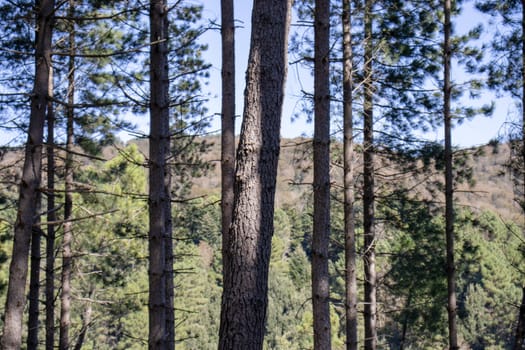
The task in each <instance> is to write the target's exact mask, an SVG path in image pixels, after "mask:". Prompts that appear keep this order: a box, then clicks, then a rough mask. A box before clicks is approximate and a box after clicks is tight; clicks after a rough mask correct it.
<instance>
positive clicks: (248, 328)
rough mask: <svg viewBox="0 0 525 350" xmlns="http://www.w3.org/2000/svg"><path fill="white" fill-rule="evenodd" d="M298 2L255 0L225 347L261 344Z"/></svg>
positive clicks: (225, 301)
mask: <svg viewBox="0 0 525 350" xmlns="http://www.w3.org/2000/svg"><path fill="white" fill-rule="evenodd" d="M290 7H291V2H290V1H288V0H272V1H259V0H257V1H255V2H254V4H253V12H252V34H251V41H250V55H249V59H248V71H247V76H246V90H245V91H246V92H245V103H244V119H243V124H242V128H241V136H240V143H239V149H238V151H237V159H236V161H237V169H236V175H235V177H236V183H235V197H234V198H235V199H234V207H233V219H232V225H231V227H230V232H229V236H230V240H229V243H228V245H229V246H228V248H227V252H226V255H227V256H226V257H225V258H224V259H225V261H226V262H227V263H228V265H227V266H225V267H224V271H223V286H224V289H223V296H222V304H221V326H220V331H219V349H231V348H242V349H262V345H263V339H264V330H265V327H264V326H265V319H266V309H267V298H268V295H267V293H268V268H269V260H270V252H271V238H272V235H273V230H274V228H273V219H274V214H273V213H274V203H275V202H274V201H275V198H274V196H275V181H276V176H277V161H278V156H279V149H280V145H279V142H280V125H281V112H282V111H281V109H282V102H283V97H284V81H285V77H286V54H287V43H288V40H287V39H288V28H289V24H290V15H291V13H290V11H291V10H290Z"/></svg>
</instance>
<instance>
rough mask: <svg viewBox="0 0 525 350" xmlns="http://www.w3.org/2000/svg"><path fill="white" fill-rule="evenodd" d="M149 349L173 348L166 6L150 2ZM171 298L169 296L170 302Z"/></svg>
mask: <svg viewBox="0 0 525 350" xmlns="http://www.w3.org/2000/svg"><path fill="white" fill-rule="evenodd" d="M150 40H151V42H154V43H155V44H153V45H151V48H150V62H151V64H150V128H151V129H150V140H149V141H150V151H149V338H148V346H149V349H163V350H164V349H170V348H173V346H174V342H175V341H174V332H175V330H174V329H173V328H174V326H173V327H172V323H173V312H174V310H173V266H167V265H169V264H170V261H171V262H172V261H173V252H172V251H170V250H172V247H173V245H172V240H171V239H172V233H171V201H170V176H169V169H168V166H167V159H168V156H169V145H170V134H169V96H168V89H169V76H168V43H167V40H168V7H167V2H166V0H156V1H151V2H150ZM170 299H171V300H170Z"/></svg>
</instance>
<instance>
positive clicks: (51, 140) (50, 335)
mask: <svg viewBox="0 0 525 350" xmlns="http://www.w3.org/2000/svg"><path fill="white" fill-rule="evenodd" d="M49 96H53V70H52V69H51V71H50V78H49ZM54 145H55V113H54V109H53V102H51V101H49V102H48V103H47V147H46V152H47V221H48V222H55V221H56V220H57V216H56V208H55V148H54ZM45 294H46V296H45V303H46V350H53V349H54V344H55V226H54V225H47V237H46V291H45Z"/></svg>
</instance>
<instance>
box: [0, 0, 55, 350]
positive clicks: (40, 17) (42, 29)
mask: <svg viewBox="0 0 525 350" xmlns="http://www.w3.org/2000/svg"><path fill="white" fill-rule="evenodd" d="M37 3H38V4H39V7H38V8H37V9H36V11H37V13H36V18H37V26H36V28H38V30H39V31H38V32H37V35H36V37H37V42H36V49H35V62H36V69H35V81H34V88H33V91H32V94H31V115H30V121H29V130H28V137H27V143H26V147H25V160H24V166H23V169H22V180H21V184H20V195H19V201H18V213H17V218H16V223H15V229H14V242H13V252H12V254H11V262H10V265H9V282H8V289H7V297H6V307H5V316H4V326H3V332H2V334H3V335H2V340H1V342H0V348H2V349H3V350H11V349H13V350H15V349H20V347H21V343H22V314H23V311H24V306H25V298H26V292H25V289H26V288H25V287H26V281H27V270H28V256H29V246H30V241H31V233H32V229H33V224H34V222H35V214H36V199H37V191H39V187H40V181H41V177H42V175H41V170H42V141H43V134H44V123H45V119H46V106H47V97H48V83H49V74H50V70H51V37H52V28H53V15H54V5H55V2H54V1H53V0H40V1H38V2H37Z"/></svg>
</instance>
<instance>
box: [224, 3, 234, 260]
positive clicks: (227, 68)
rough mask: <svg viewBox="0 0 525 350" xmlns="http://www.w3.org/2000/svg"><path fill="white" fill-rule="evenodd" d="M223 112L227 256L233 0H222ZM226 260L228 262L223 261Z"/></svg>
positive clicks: (231, 170) (231, 167)
mask: <svg viewBox="0 0 525 350" xmlns="http://www.w3.org/2000/svg"><path fill="white" fill-rule="evenodd" d="M221 39H222V80H221V82H222V111H221V135H222V139H221V186H222V187H221V188H222V194H221V208H222V209H221V210H222V236H223V242H224V249H223V256H227V255H226V254H225V251H224V250H225V249H226V247H227V246H228V243H227V242H228V231H229V229H230V223H231V219H232V208H233V188H234V186H233V182H234V174H235V21H234V10H233V1H232V0H221ZM223 261H225V260H223Z"/></svg>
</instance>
